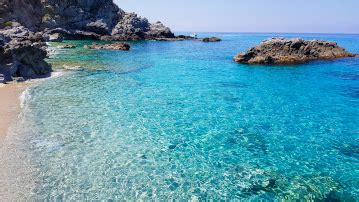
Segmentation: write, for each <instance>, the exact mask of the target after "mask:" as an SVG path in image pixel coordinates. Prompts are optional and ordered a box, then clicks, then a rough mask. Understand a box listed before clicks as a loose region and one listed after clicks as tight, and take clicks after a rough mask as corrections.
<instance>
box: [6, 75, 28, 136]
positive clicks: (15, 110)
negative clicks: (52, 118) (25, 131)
mask: <svg viewBox="0 0 359 202" xmlns="http://www.w3.org/2000/svg"><path fill="white" fill-rule="evenodd" d="M31 83H32V82H23V83H16V82H13V83H9V84H0V128H1V130H0V140H2V139H4V138H5V136H6V134H7V132H8V129H9V127H10V126H11V124H13V123H14V122H15V121H16V118H17V116H18V114H19V113H20V109H21V106H20V96H21V94H22V92H24V90H26V88H27V87H29V86H30V85H31Z"/></svg>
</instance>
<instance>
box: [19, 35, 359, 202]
mask: <svg viewBox="0 0 359 202" xmlns="http://www.w3.org/2000/svg"><path fill="white" fill-rule="evenodd" d="M200 35H201V36H207V35H208V36H217V37H220V38H222V39H223V41H222V42H219V43H201V42H195V41H182V42H154V41H146V42H132V43H131V46H132V49H131V51H129V52H118V51H106V50H102V51H96V50H85V49H83V48H81V47H82V46H83V45H84V44H90V43H92V42H90V41H82V42H78V41H68V42H67V43H71V44H77V45H78V48H76V49H74V50H66V51H60V52H59V54H58V55H55V56H52V57H51V58H50V59H49V62H51V63H53V64H54V67H55V68H57V69H58V70H59V71H61V67H62V66H63V65H64V64H65V65H68V66H76V65H80V66H82V67H83V68H84V70H83V71H73V72H67V73H65V74H64V75H63V76H61V77H57V78H53V79H49V80H46V81H43V82H41V83H40V84H38V85H36V86H34V87H33V88H31V89H30V91H29V96H28V98H27V99H26V102H25V108H24V111H25V113H23V115H22V117H21V121H19V124H18V127H17V130H16V134H17V135H19V136H21V137H22V139H21V140H19V143H18V145H19V147H20V148H21V149H22V150H25V151H27V154H28V155H29V158H30V159H31V164H32V165H33V167H34V168H35V169H34V170H33V171H32V172H31V178H32V179H33V180H34V182H35V183H34V186H33V187H32V190H31V191H32V193H33V195H32V196H33V197H34V198H57V199H267V200H280V199H308V200H309V199H318V200H334V199H340V200H344V201H353V200H359V130H358V128H359V127H358V126H359V111H358V109H359V108H358V103H359V102H358V101H359V58H346V59H339V60H335V61H318V62H311V63H308V64H303V65H297V66H247V65H240V64H236V63H235V62H233V60H232V58H233V56H234V55H236V54H237V53H239V52H240V51H244V50H246V49H248V48H249V47H251V46H254V45H256V44H257V43H259V42H261V41H262V40H264V39H267V38H270V37H274V36H282V37H287V38H292V37H301V38H305V39H324V40H329V41H335V42H338V43H339V45H341V46H343V47H345V48H346V49H347V50H349V51H351V52H354V53H359V35H325V34H250V33H248V34H237V33H202V34H200ZM55 45H56V44H55ZM55 45H54V44H53V46H55Z"/></svg>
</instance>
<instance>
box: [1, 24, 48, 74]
mask: <svg viewBox="0 0 359 202" xmlns="http://www.w3.org/2000/svg"><path fill="white" fill-rule="evenodd" d="M0 44H1V48H0V74H3V76H4V78H5V80H6V81H8V80H12V77H23V78H25V79H30V78H39V77H44V76H48V75H49V74H50V73H51V71H52V69H51V66H50V65H49V64H48V63H47V62H46V61H45V58H46V57H47V52H46V43H45V42H43V38H42V36H41V35H40V34H37V33H33V32H31V31H29V30H28V29H26V28H25V27H22V26H20V27H15V28H11V29H5V30H0Z"/></svg>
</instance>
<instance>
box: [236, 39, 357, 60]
mask: <svg viewBox="0 0 359 202" xmlns="http://www.w3.org/2000/svg"><path fill="white" fill-rule="evenodd" d="M354 56H355V54H351V53H349V52H347V51H346V50H345V49H344V48H342V47H339V46H338V45H337V43H335V42H327V41H320V40H310V41H308V40H303V39H284V38H273V39H270V40H266V41H264V42H262V43H261V44H259V45H258V46H256V47H253V48H251V49H249V50H248V51H247V52H244V53H240V54H238V55H237V56H235V57H234V60H235V61H236V62H238V63H244V64H266V65H271V64H297V63H304V62H308V61H312V60H329V59H336V58H345V57H354Z"/></svg>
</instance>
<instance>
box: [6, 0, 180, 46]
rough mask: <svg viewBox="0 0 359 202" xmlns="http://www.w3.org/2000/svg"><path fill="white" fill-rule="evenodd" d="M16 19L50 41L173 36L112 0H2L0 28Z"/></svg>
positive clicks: (161, 26) (161, 25)
mask: <svg viewBox="0 0 359 202" xmlns="http://www.w3.org/2000/svg"><path fill="white" fill-rule="evenodd" d="M15 22H16V23H20V24H21V25H23V26H25V27H27V28H29V29H30V30H31V31H34V32H35V31H36V32H39V31H43V32H44V35H45V38H46V39H48V40H49V41H61V39H62V38H64V39H71V40H77V39H91V40H99V39H101V37H103V39H107V40H142V39H153V38H174V34H173V33H172V32H171V30H170V29H169V28H168V27H165V26H164V25H163V24H162V23H160V22H156V23H154V24H151V23H149V21H148V20H147V19H146V18H141V17H139V16H137V14H135V13H126V12H125V11H123V10H121V9H120V8H118V6H117V5H116V4H114V3H113V1H112V0H61V1H59V0H26V1H24V0H2V1H1V2H0V29H1V28H4V27H5V26H6V25H9V24H10V23H15ZM56 34H57V35H56Z"/></svg>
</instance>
